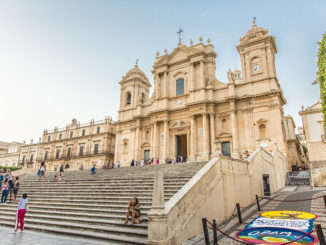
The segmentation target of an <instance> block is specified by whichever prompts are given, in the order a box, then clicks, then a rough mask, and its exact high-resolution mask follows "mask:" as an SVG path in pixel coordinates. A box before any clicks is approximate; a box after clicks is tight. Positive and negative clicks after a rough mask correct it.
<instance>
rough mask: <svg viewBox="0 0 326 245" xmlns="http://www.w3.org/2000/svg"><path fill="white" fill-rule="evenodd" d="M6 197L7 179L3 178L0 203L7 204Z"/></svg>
mask: <svg viewBox="0 0 326 245" xmlns="http://www.w3.org/2000/svg"><path fill="white" fill-rule="evenodd" d="M7 197H8V179H5V182H4V183H3V185H2V195H1V204H7V203H6V201H7Z"/></svg>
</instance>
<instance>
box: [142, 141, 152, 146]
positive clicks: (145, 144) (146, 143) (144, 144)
mask: <svg viewBox="0 0 326 245" xmlns="http://www.w3.org/2000/svg"><path fill="white" fill-rule="evenodd" d="M149 146H150V144H149V142H144V143H143V144H142V145H141V147H149Z"/></svg>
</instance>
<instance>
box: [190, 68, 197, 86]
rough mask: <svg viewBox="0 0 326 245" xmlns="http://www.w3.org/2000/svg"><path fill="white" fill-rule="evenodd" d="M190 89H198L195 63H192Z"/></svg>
mask: <svg viewBox="0 0 326 245" xmlns="http://www.w3.org/2000/svg"><path fill="white" fill-rule="evenodd" d="M190 76H191V77H190V79H191V80H190V89H189V90H190V91H194V90H195V89H196V85H195V81H196V73H195V67H194V63H191V64H190Z"/></svg>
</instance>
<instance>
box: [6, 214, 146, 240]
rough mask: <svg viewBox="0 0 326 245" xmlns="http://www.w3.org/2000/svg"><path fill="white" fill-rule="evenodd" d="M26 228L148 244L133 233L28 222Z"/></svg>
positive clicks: (8, 224)
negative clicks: (97, 230) (118, 233)
mask: <svg viewBox="0 0 326 245" xmlns="http://www.w3.org/2000/svg"><path fill="white" fill-rule="evenodd" d="M0 225H4V226H10V227H12V226H13V224H12V223H8V222H6V221H2V220H0ZM25 229H27V230H28V229H30V230H36V231H43V232H50V233H56V234H60V235H69V236H78V237H85V238H90V239H92V240H93V239H98V240H105V241H112V242H116V244H146V238H145V237H144V238H139V237H133V236H132V234H129V235H113V234H110V233H103V232H92V231H83V232H80V230H72V229H66V228H58V227H53V226H47V225H35V224H28V223H26V225H25Z"/></svg>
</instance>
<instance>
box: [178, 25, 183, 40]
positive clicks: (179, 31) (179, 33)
mask: <svg viewBox="0 0 326 245" xmlns="http://www.w3.org/2000/svg"><path fill="white" fill-rule="evenodd" d="M182 32H183V30H182V29H181V28H179V30H178V32H177V34H178V35H179V41H181V33H182Z"/></svg>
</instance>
